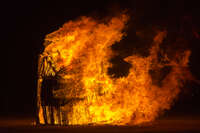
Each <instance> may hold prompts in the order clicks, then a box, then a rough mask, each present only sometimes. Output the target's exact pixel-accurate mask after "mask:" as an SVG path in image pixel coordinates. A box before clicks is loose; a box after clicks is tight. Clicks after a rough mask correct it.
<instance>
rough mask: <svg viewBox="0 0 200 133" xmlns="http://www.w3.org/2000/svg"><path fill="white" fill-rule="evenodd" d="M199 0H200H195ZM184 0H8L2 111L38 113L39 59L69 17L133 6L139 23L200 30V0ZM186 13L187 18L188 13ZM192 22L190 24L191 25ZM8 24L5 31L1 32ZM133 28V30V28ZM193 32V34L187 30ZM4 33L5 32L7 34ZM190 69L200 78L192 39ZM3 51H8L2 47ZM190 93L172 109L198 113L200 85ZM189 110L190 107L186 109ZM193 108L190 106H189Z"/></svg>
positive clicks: (196, 42) (197, 42)
mask: <svg viewBox="0 0 200 133" xmlns="http://www.w3.org/2000/svg"><path fill="white" fill-rule="evenodd" d="M194 1H195V0H194ZM194 1H193V2H189V0H188V1H187V2H186V1H184V0H178V1H174V0H171V1H170V2H169V1H168V2H167V1H163V0H160V1H159V0H152V1H147V0H146V1H145V0H127V1H126V0H122V1H119V0H115V1H114V0H113V1H112V0H105V1H104V0H91V1H89V0H80V1H78V0H71V1H69V0H66V1H65V2H61V1H51V2H49V1H45V2H44V1H43V2H35V1H33V2H30V1H13V2H11V1H10V2H8V3H5V4H3V8H1V10H2V11H1V13H2V14H3V16H1V18H2V17H3V19H1V23H2V24H1V33H2V35H3V36H2V37H1V39H3V41H2V43H1V45H5V46H6V53H5V54H3V56H2V57H3V58H5V57H6V66H5V69H4V70H2V71H3V72H6V74H5V77H6V78H5V79H6V82H4V84H5V85H4V86H2V87H1V99H2V100H1V102H0V104H2V105H3V106H2V105H1V111H0V112H1V114H2V115H16V114H18V115H33V114H34V112H35V105H36V99H35V98H36V86H37V59H38V54H39V53H40V52H41V51H42V49H43V46H42V43H43V39H44V37H45V35H46V34H48V33H51V32H52V31H55V30H56V29H58V28H59V27H61V26H62V24H63V23H65V22H66V21H68V20H71V19H75V18H77V17H78V16H82V15H89V14H92V15H99V16H103V15H106V14H108V13H110V12H111V11H112V10H118V9H119V8H122V9H123V8H128V9H129V11H130V12H131V13H132V14H133V16H134V17H135V23H136V24H134V25H137V26H138V27H151V26H154V25H157V26H167V27H168V28H169V30H170V31H171V33H174V32H176V30H177V29H180V27H181V25H184V22H186V25H190V26H189V27H194V28H195V29H196V30H197V33H198V34H199V35H200V33H199V31H200V27H199V26H200V20H199V13H200V9H199V7H198V5H199V4H198V3H197V2H194ZM184 16H186V17H184ZM188 23H189V24H188ZM2 29H3V31H2ZM130 33H131V32H130ZM186 35H188V36H190V35H189V33H188V34H186ZM4 36H5V37H4ZM188 39H189V42H190V43H192V44H191V45H190V48H191V49H192V52H193V54H192V57H191V60H192V61H191V69H192V72H193V74H194V75H195V76H196V78H197V79H200V70H199V68H200V63H199V57H200V54H199V53H200V52H199V51H200V40H199V39H191V38H190V37H188ZM2 51H3V52H5V51H4V50H3V49H2ZM189 86H190V88H191V90H192V91H191V92H190V93H189V94H187V95H186V97H187V98H185V99H184V100H182V101H181V102H177V103H176V106H177V107H174V108H173V109H172V111H173V110H174V111H178V110H179V108H181V109H182V108H185V110H187V108H190V109H191V110H195V111H196V112H197V113H198V111H199V110H200V109H199V108H198V106H199V105H200V104H199V101H198V100H200V98H199V97H200V90H199V89H200V85H198V84H196V83H193V84H192V85H189ZM186 112H187V111H186ZM188 112H190V111H188Z"/></svg>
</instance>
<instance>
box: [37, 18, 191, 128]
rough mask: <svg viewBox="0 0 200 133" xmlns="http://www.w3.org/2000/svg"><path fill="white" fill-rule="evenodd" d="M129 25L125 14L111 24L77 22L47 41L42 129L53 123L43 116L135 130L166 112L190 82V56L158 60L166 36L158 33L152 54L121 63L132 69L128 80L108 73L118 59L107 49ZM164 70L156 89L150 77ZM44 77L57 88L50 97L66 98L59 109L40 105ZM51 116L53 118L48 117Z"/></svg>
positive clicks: (41, 73) (43, 59)
mask: <svg viewBox="0 0 200 133" xmlns="http://www.w3.org/2000/svg"><path fill="white" fill-rule="evenodd" d="M128 20H129V17H128V16H127V15H126V14H121V15H119V16H116V17H112V18H111V19H110V20H109V21H99V20H95V19H93V18H91V17H80V18H79V19H78V20H75V21H69V22H67V23H65V24H64V25H63V27H61V28H60V29H58V30H57V31H55V32H53V33H50V34H48V35H47V36H46V38H45V43H44V45H45V50H44V52H43V53H42V54H41V55H40V64H39V84H38V88H39V89H38V108H39V112H38V114H39V122H40V123H41V124H49V123H51V124H52V120H47V122H46V121H45V119H46V118H45V117H53V124H63V125H64V124H69V125H77V124H78V125H79V124H80V125H82V124H97V125H101V124H110V125H127V124H128V125H137V124H141V123H145V122H150V121H153V120H155V118H157V117H158V116H159V114H160V113H161V112H163V111H164V110H167V109H170V106H171V104H172V103H173V101H174V99H175V98H176V97H177V95H178V94H179V92H180V89H181V87H182V86H183V83H184V81H185V80H186V79H187V77H188V76H187V75H188V74H189V71H188V61H189V56H190V51H189V50H184V51H181V52H180V51H178V52H176V54H175V55H174V57H173V58H169V57H168V55H167V54H164V53H163V55H162V56H159V57H158V52H160V51H162V50H161V49H160V45H161V44H162V41H163V39H164V38H165V37H166V35H167V31H158V32H157V35H156V36H155V37H154V39H153V42H152V47H151V48H150V49H148V51H149V53H150V54H149V55H148V56H147V57H143V56H140V55H131V56H128V57H126V58H124V61H125V62H127V63H129V64H131V68H130V69H129V73H128V75H127V76H121V77H117V78H116V77H114V76H113V75H110V74H108V68H111V67H112V63H111V62H110V59H111V58H112V57H114V56H116V53H115V52H113V50H112V48H111V46H112V45H113V44H115V43H117V42H119V41H120V40H121V39H122V38H124V37H125V35H126V33H124V32H123V30H124V28H125V27H126V23H127V21H128ZM132 43H133V44H134V42H132ZM160 53H162V52H160ZM161 57H162V58H161ZM41 62H42V63H41ZM164 67H169V68H170V69H169V72H167V74H166V76H164V78H163V79H162V80H161V83H160V84H159V85H158V84H155V83H153V79H152V76H151V73H150V72H151V71H155V72H156V71H159V70H161V69H163V68H164ZM121 69H123V68H121ZM48 77H53V78H54V79H55V81H56V87H55V84H53V85H52V86H50V87H53V89H52V97H53V98H54V99H64V100H63V101H64V102H62V104H61V103H59V102H57V103H56V104H58V105H52V104H45V105H44V104H43V102H42V98H41V97H42V96H41V95H42V94H41V92H42V91H43V90H42V89H44V88H45V87H42V84H44V83H43V82H44V78H48ZM47 99H48V98H47ZM51 103H52V102H51ZM44 106H45V107H44ZM47 106H52V108H51V109H48V108H47ZM58 106H59V107H58ZM44 108H45V109H44ZM51 111H54V113H53V114H50V112H51ZM44 113H46V114H47V116H44ZM48 115H49V116H48ZM47 119H49V118H47Z"/></svg>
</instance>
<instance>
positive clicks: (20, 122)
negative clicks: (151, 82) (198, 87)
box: [0, 116, 200, 133]
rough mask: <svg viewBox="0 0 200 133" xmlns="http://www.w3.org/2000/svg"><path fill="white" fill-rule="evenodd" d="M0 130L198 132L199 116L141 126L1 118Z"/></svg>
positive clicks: (26, 132) (4, 132)
mask: <svg viewBox="0 0 200 133" xmlns="http://www.w3.org/2000/svg"><path fill="white" fill-rule="evenodd" d="M0 132H1V133H7V132H13V133H16V132H17V133H47V132H48V133H54V132H74V133H78V132H80V133H83V132H84V133H86V132H87V133H94V132H96V133H100V132H106V133H112V132H122V133H128V132H134V133H141V132H147V133H149V132H150V133H169V132H170V133H171V132H174V133H177V132H178V133H180V132H181V133H191V132H195V133H199V132H200V116H184V117H182V116H176V117H174V116H170V117H168V118H166V117H163V118H161V119H160V120H157V121H155V122H153V123H152V124H148V125H143V126H135V127H130V126H65V127H62V126H34V119H31V118H22V117H16V118H9V119H8V118H1V120H0Z"/></svg>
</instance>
